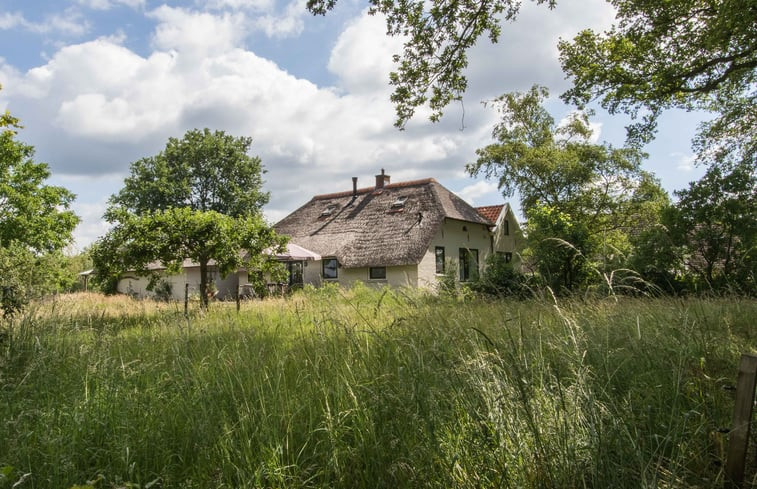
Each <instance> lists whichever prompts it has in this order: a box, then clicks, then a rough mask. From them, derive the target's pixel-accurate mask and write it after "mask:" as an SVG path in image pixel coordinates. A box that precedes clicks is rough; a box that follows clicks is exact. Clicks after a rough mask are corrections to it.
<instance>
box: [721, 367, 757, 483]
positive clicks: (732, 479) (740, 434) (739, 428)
mask: <svg viewBox="0 0 757 489" xmlns="http://www.w3.org/2000/svg"><path fill="white" fill-rule="evenodd" d="M755 387H757V355H751V354H749V353H744V354H743V355H741V363H740V364H739V376H738V378H737V380H736V402H735V407H734V410H733V425H732V427H731V432H730V435H729V437H728V454H727V458H726V465H725V487H726V489H737V488H740V487H741V486H742V484H743V482H744V469H745V465H746V454H747V448H748V447H749V428H750V425H751V423H752V411H754V390H755Z"/></svg>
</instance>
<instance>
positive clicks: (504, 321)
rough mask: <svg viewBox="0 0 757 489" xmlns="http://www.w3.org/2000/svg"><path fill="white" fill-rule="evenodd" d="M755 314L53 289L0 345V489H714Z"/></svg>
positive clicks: (692, 308)
mask: <svg viewBox="0 0 757 489" xmlns="http://www.w3.org/2000/svg"><path fill="white" fill-rule="evenodd" d="M755 317H757V303H756V302H755V301H753V300H747V299H639V298H626V297H619V298H612V297H611V298H605V299H591V300H579V299H570V300H560V299H558V300H554V299H552V298H545V299H541V300H530V301H512V300H497V301H485V300H468V301H459V300H455V299H450V298H439V297H434V296H430V295H424V294H422V293H419V292H415V291H408V290H395V291H389V290H382V291H374V290H371V289H368V288H366V287H356V288H354V289H352V290H349V291H344V290H341V289H338V288H335V287H326V288H322V289H317V290H308V291H303V292H300V293H297V294H294V295H293V296H291V297H289V298H286V299H275V300H265V301H254V302H247V303H244V304H243V305H242V308H241V311H240V312H237V311H236V308H235V306H234V304H223V303H216V304H212V305H211V309H210V310H209V311H208V312H204V313H202V312H199V311H195V310H193V311H192V312H191V314H190V316H189V318H186V317H184V314H183V305H182V304H161V303H153V302H145V301H134V300H132V299H129V298H126V297H103V296H99V295H95V294H77V295H68V296H59V297H57V298H55V299H50V300H47V301H44V302H41V303H37V304H35V305H34V306H33V307H32V308H31V309H30V310H29V311H28V312H27V313H26V314H25V315H24V316H22V317H19V318H17V319H16V320H15V321H14V322H13V323H12V324H10V325H8V324H7V323H6V325H5V326H4V330H3V331H2V332H0V420H2V421H1V424H0V440H1V441H0V488H6V487H7V488H10V487H14V488H17V489H22V488H32V487H36V488H47V487H50V488H71V487H73V486H77V485H79V486H82V485H84V486H86V485H89V486H92V487H95V488H111V487H141V488H147V487H186V488H191V487H197V488H206V487H214V488H215V487H228V488H237V487H271V488H294V487H297V488H299V487H312V488H360V487H370V488H384V487H385V488H402V487H408V488H416V487H436V488H454V487H460V488H463V487H470V488H474V487H475V488H485V487H524V488H541V487H547V488H574V487H592V488H609V487H614V488H615V487H617V488H622V487H628V488H640V487H642V488H644V487H649V488H652V487H666V488H667V487H671V488H672V487H702V488H705V487H722V484H723V473H722V470H723V465H724V462H725V459H724V457H725V449H726V447H727V435H725V434H723V433H721V432H720V431H719V430H720V429H721V428H728V427H729V426H730V423H731V416H732V411H733V397H734V394H733V391H732V390H730V389H729V388H730V387H731V386H733V385H735V379H736V372H737V367H738V362H739V357H740V355H741V353H743V352H757V327H756V326H755V320H754V318H755ZM753 432H755V430H753ZM747 475H748V480H749V481H750V483H752V484H754V481H755V467H753V466H750V467H749V472H748V474H747ZM14 484H18V485H16V486H14Z"/></svg>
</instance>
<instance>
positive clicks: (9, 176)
mask: <svg viewBox="0 0 757 489" xmlns="http://www.w3.org/2000/svg"><path fill="white" fill-rule="evenodd" d="M19 127H20V126H19V125H18V120H17V119H15V118H13V117H12V116H10V114H8V113H6V114H5V115H4V116H2V120H1V121H0V129H2V131H1V132H0V247H8V246H10V245H11V244H12V243H17V244H19V245H20V246H23V247H25V248H28V249H29V250H30V251H32V252H34V253H46V252H53V251H56V250H60V249H62V248H63V247H65V246H66V245H67V244H69V243H70V242H71V240H72V233H73V231H74V228H75V227H76V225H77V224H78V223H79V218H78V217H76V215H75V214H74V213H73V212H72V211H71V210H70V209H69V207H70V205H71V202H73V200H74V198H75V196H74V194H72V193H71V192H69V191H68V190H66V189H65V188H63V187H57V186H53V185H46V184H45V180H47V179H48V178H49V177H50V170H49V169H48V166H47V165H46V164H45V163H35V162H34V160H33V157H34V148H33V147H32V146H30V145H27V144H24V143H22V142H20V141H17V140H16V129H18V128H19Z"/></svg>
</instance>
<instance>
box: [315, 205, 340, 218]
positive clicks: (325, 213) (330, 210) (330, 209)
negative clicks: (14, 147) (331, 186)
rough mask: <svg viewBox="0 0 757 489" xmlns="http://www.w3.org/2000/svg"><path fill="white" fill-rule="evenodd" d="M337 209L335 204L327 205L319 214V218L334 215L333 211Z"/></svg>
mask: <svg viewBox="0 0 757 489" xmlns="http://www.w3.org/2000/svg"><path fill="white" fill-rule="evenodd" d="M337 207H339V206H338V205H336V204H328V205H326V208H325V209H323V212H321V215H320V216H319V217H327V216H330V215H331V214H333V213H334V211H335V210H336V209H337Z"/></svg>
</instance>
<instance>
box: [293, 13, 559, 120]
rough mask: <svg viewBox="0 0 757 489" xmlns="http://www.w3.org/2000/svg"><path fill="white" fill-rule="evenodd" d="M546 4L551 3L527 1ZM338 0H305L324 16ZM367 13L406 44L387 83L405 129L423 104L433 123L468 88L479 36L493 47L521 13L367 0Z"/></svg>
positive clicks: (395, 59)
mask: <svg viewBox="0 0 757 489" xmlns="http://www.w3.org/2000/svg"><path fill="white" fill-rule="evenodd" d="M532 1H534V2H535V3H537V4H543V3H546V4H547V5H548V6H549V7H550V8H552V7H554V6H555V4H556V1H555V0H532ZM336 3H337V0H308V2H307V7H308V10H310V12H312V13H313V14H320V15H324V14H325V13H326V12H328V11H329V10H331V9H333V8H334V6H335V5H336ZM368 3H369V5H370V12H371V13H372V14H376V13H381V14H383V15H385V16H386V31H387V35H390V36H402V37H403V38H404V39H405V43H404V48H403V51H402V54H401V55H400V54H396V55H394V61H395V63H397V71H395V72H392V73H391V74H390V77H389V83H390V84H391V85H393V86H394V92H393V93H392V96H391V99H392V102H394V104H395V108H396V112H397V120H396V122H395V125H396V126H398V127H404V125H405V124H406V123H407V121H408V120H409V119H410V118H411V117H412V116H413V114H414V112H415V109H416V108H418V107H421V106H423V105H425V104H426V103H428V106H429V108H430V109H431V111H432V112H431V120H432V121H437V120H439V118H440V117H441V115H442V110H443V109H444V108H445V107H446V106H447V105H448V104H449V103H450V102H452V101H453V100H459V99H460V98H461V96H462V94H463V93H464V92H465V89H466V88H467V85H468V82H467V79H466V77H465V75H464V71H465V68H467V66H468V56H467V51H468V49H470V48H471V47H473V46H474V45H475V44H476V42H477V41H478V39H479V38H480V37H481V36H486V37H488V38H489V40H490V41H491V42H497V39H498V38H499V35H500V32H501V22H502V21H505V22H510V21H513V20H514V19H515V18H516V17H517V16H518V12H519V11H520V6H521V2H520V1H518V0H495V1H492V2H482V1H480V0H465V1H457V2H445V1H443V0H432V1H430V2H426V1H423V0H413V1H407V0H368Z"/></svg>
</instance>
